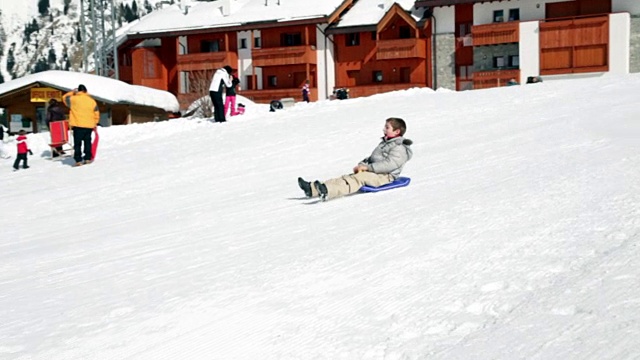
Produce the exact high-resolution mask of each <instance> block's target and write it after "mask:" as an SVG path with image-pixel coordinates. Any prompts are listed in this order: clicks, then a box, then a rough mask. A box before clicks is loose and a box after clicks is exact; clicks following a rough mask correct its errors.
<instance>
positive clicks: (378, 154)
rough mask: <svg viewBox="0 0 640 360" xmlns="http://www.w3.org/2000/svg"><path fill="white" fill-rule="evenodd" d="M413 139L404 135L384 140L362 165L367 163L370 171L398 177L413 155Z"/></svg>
mask: <svg viewBox="0 0 640 360" xmlns="http://www.w3.org/2000/svg"><path fill="white" fill-rule="evenodd" d="M411 144H413V141H411V140H409V139H405V138H403V137H402V136H398V137H395V138H393V139H389V140H385V138H382V141H381V142H380V144H378V146H377V147H376V148H375V149H373V152H372V153H371V156H369V157H368V158H365V159H364V160H362V161H361V162H360V164H361V165H367V167H368V168H369V171H371V172H374V173H376V174H391V175H393V177H394V178H397V177H398V176H399V175H400V172H401V171H402V167H403V166H404V164H405V163H406V162H407V161H409V160H410V159H411V157H412V156H413V150H411V147H410V146H411Z"/></svg>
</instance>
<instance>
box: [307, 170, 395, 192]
mask: <svg viewBox="0 0 640 360" xmlns="http://www.w3.org/2000/svg"><path fill="white" fill-rule="evenodd" d="M393 180H394V177H393V176H392V175H391V174H376V173H372V172H369V171H361V172H359V173H357V174H349V175H343V176H341V177H338V178H335V179H330V180H327V181H325V182H324V184H325V185H326V186H327V191H328V192H329V193H328V195H327V199H335V198H337V197H340V196H344V195H348V194H353V193H355V192H357V191H358V190H360V188H361V187H362V186H364V185H369V186H382V185H385V184H388V183H390V182H392V181H393ZM311 193H312V195H313V197H316V196H318V191H317V190H316V188H315V186H313V183H312V184H311Z"/></svg>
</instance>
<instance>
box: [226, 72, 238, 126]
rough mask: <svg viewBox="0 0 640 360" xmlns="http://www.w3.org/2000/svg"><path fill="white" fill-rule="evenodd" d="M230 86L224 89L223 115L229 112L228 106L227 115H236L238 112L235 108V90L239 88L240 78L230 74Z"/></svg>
mask: <svg viewBox="0 0 640 360" xmlns="http://www.w3.org/2000/svg"><path fill="white" fill-rule="evenodd" d="M231 78H232V79H231V86H230V87H227V89H226V98H225V100H224V114H225V116H226V115H227V113H228V112H229V108H231V113H230V114H229V116H236V115H239V114H240V113H239V112H238V110H237V109H236V91H238V90H240V79H238V78H237V77H236V76H235V75H233V74H231Z"/></svg>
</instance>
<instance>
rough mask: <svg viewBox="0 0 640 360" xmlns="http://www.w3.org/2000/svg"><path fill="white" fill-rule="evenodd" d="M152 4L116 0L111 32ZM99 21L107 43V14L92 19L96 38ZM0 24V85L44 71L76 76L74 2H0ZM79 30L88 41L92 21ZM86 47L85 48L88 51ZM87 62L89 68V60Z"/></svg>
mask: <svg viewBox="0 0 640 360" xmlns="http://www.w3.org/2000/svg"><path fill="white" fill-rule="evenodd" d="M158 2H160V0H116V1H115V2H114V4H115V12H116V13H115V16H116V28H120V27H122V26H126V25H127V23H128V21H131V19H134V18H137V17H142V16H144V15H146V14H148V13H150V12H152V11H153V10H154V9H155V8H156V4H157V3H158ZM43 3H48V5H49V6H44V5H42V4H43ZM96 3H97V0H96ZM88 4H89V2H86V5H85V6H88ZM108 4H110V1H109V2H108ZM40 6H43V9H42V11H41V9H40ZM87 14H88V12H87ZM103 19H104V20H105V31H106V32H107V35H106V38H107V39H109V38H110V34H111V22H110V20H111V13H110V12H108V11H106V12H105V13H104V14H102V15H101V16H99V17H97V19H96V21H97V26H98V30H97V31H96V34H97V35H96V36H98V37H99V36H100V35H99V34H100V32H98V31H99V29H101V26H102V20H103ZM0 20H1V21H0V79H3V80H4V81H8V80H11V79H15V78H19V77H22V76H25V75H28V74H31V73H34V72H40V71H45V70H73V71H81V70H82V61H83V46H82V42H81V39H82V37H81V20H80V0H28V1H14V0H5V1H1V2H0ZM85 28H86V30H87V32H88V34H89V35H88V36H89V38H90V39H91V38H92V37H91V35H90V34H92V33H93V30H92V18H90V17H88V16H87V17H85ZM92 44H93V43H92V42H89V43H88V48H89V49H92ZM88 61H89V67H90V68H92V67H93V56H92V55H89V56H88Z"/></svg>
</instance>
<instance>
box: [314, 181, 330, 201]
mask: <svg viewBox="0 0 640 360" xmlns="http://www.w3.org/2000/svg"><path fill="white" fill-rule="evenodd" d="M313 186H315V187H316V190H318V195H319V196H320V199H322V201H326V200H327V194H328V193H329V191H328V190H327V185H325V184H323V183H321V182H320V181H318V180H316V181H314V182H313Z"/></svg>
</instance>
